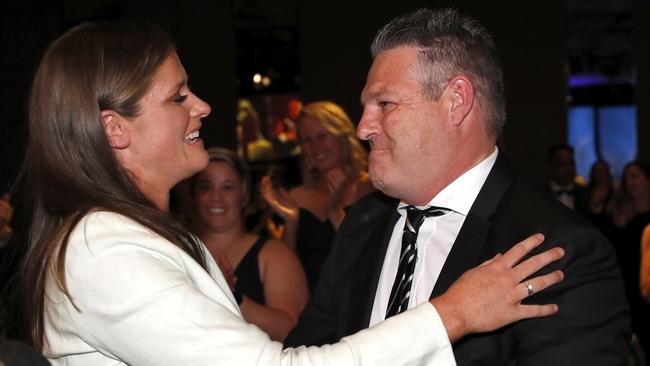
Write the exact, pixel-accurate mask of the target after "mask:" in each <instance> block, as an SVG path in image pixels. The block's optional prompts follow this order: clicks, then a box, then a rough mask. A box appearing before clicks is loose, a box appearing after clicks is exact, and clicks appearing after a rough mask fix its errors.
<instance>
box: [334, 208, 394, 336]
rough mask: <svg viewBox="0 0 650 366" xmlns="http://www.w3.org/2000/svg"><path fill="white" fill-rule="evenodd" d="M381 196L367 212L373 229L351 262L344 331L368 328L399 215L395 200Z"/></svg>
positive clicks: (350, 331) (351, 331)
mask: <svg viewBox="0 0 650 366" xmlns="http://www.w3.org/2000/svg"><path fill="white" fill-rule="evenodd" d="M383 198H385V200H382V201H381V204H380V205H378V206H379V207H377V210H373V213H372V214H371V215H372V217H371V219H370V225H369V226H368V228H369V229H372V230H373V232H372V234H371V235H370V237H369V238H368V240H367V241H366V242H365V243H363V248H362V249H361V252H360V254H359V256H358V258H357V260H356V261H355V263H354V265H353V268H354V270H353V271H352V274H351V275H352V276H351V284H350V302H349V308H348V311H347V312H346V315H347V319H346V325H345V328H346V333H345V334H353V333H356V332H358V331H359V330H361V329H365V328H368V324H370V315H371V314H372V307H373V304H374V301H375V294H376V292H377V286H378V283H379V276H380V275H381V268H382V266H383V263H384V257H385V256H386V250H387V248H388V242H389V241H390V237H391V234H392V233H393V227H394V226H395V223H396V222H397V220H398V219H399V216H400V215H399V213H398V212H397V209H396V208H397V203H398V201H397V200H394V199H391V198H389V197H386V196H383Z"/></svg>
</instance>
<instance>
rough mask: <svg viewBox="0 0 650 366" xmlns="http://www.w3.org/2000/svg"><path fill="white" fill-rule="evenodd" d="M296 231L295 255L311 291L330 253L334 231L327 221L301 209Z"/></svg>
mask: <svg viewBox="0 0 650 366" xmlns="http://www.w3.org/2000/svg"><path fill="white" fill-rule="evenodd" d="M297 230H298V232H297V233H296V254H297V255H298V258H299V259H300V263H302V266H303V268H304V269H305V274H306V275H307V283H308V284H309V289H310V290H313V289H314V287H315V286H316V283H317V281H318V276H319V275H320V270H321V267H322V266H323V262H325V258H327V255H328V254H329V252H330V248H331V246H332V242H333V241H334V236H335V235H336V229H335V228H334V226H333V225H332V223H331V222H330V221H329V220H327V219H325V221H321V220H320V219H319V218H318V217H316V216H314V214H313V213H311V212H310V211H308V210H305V209H303V208H301V209H300V210H299V215H298V229H297Z"/></svg>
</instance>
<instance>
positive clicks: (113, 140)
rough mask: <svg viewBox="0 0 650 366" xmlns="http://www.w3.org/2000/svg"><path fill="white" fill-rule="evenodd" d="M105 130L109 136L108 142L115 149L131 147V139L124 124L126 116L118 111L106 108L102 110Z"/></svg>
mask: <svg viewBox="0 0 650 366" xmlns="http://www.w3.org/2000/svg"><path fill="white" fill-rule="evenodd" d="M101 116H102V123H103V124H104V131H105V132H106V137H107V138H108V143H109V144H110V145H111V147H112V148H114V149H120V150H121V149H126V148H127V147H129V145H130V143H131V140H130V138H129V135H128V133H127V129H126V128H125V126H124V123H125V120H124V118H123V117H122V116H121V115H120V114H119V113H117V112H115V111H112V110H105V111H102V112H101Z"/></svg>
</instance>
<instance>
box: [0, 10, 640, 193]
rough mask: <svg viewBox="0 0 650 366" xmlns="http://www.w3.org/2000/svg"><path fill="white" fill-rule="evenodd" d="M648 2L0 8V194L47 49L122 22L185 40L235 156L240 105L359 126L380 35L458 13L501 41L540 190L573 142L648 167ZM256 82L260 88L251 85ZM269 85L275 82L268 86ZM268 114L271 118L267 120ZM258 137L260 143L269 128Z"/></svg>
mask: <svg viewBox="0 0 650 366" xmlns="http://www.w3.org/2000/svg"><path fill="white" fill-rule="evenodd" d="M649 3H650V2H648V1H644V0H637V1H633V0H616V1H611V0H566V1H558V0H550V1H536V2H529V1H508V0H493V1H459V0H456V1H416V0H402V1H391V2H388V1H376V0H375V1H349V0H348V1H342V0H328V1H315V0H314V1H309V0H303V1H299V0H275V1H261V0H231V1H209V2H208V1H205V2H203V1H192V0H182V1H181V0H167V1H160V2H153V1H126V0H116V1H82V0H51V1H47V2H35V1H20V2H19V1H10V2H5V3H4V4H3V5H2V7H1V9H0V14H1V16H0V27H1V28H2V33H1V37H2V38H1V39H2V41H1V47H2V56H1V61H0V82H1V84H0V85H1V86H2V87H1V88H0V193H1V192H4V191H6V190H7V189H8V187H9V186H10V184H11V181H12V179H13V178H14V177H15V174H16V172H17V170H18V167H19V165H20V162H21V160H22V156H23V155H24V149H25V141H26V137H27V128H26V121H25V115H26V112H25V105H26V99H27V95H28V93H29V84H30V80H31V78H32V75H33V71H34V69H35V67H36V64H37V62H38V60H39V58H40V56H41V55H42V53H43V51H44V48H45V47H46V46H47V44H48V43H49V42H51V41H52V40H53V39H55V38H56V37H57V36H59V35H60V34H61V33H62V32H64V31H66V30H67V29H69V28H70V27H72V26H74V25H76V24H78V23H80V22H83V21H88V20H104V19H119V18H134V19H146V20H150V21H153V22H154V23H157V24H158V25H160V26H162V27H163V28H165V29H166V30H167V31H168V32H170V33H171V35H172V36H173V37H174V38H175V39H176V40H177V43H178V46H179V54H180V57H181V59H182V61H183V64H184V66H185V68H186V70H187V71H188V74H189V76H190V85H191V87H192V89H193V91H194V92H195V93H196V94H198V95H199V96H200V97H201V98H203V99H204V100H205V101H207V102H208V103H210V105H211V106H212V110H213V112H212V114H211V115H210V116H209V117H208V118H206V119H205V120H204V128H203V129H202V132H201V134H202V137H203V138H204V140H205V142H206V146H213V145H221V146H226V147H230V148H236V144H237V139H236V133H235V129H236V123H235V118H236V111H237V101H238V100H239V98H241V97H251V98H257V100H267V104H268V100H271V99H268V98H266V99H260V98H261V97H272V96H278V98H276V99H277V100H283V101H286V100H287V98H289V99H290V97H292V96H297V97H299V98H300V99H301V100H302V101H304V102H309V101H315V100H322V99H328V100H332V101H334V102H336V103H338V104H340V105H342V106H343V107H344V108H345V109H346V110H347V111H348V112H349V114H350V115H351V117H352V119H353V120H358V118H359V116H360V111H361V108H360V104H359V94H360V92H361V89H362V87H363V84H364V82H365V77H366V73H367V70H368V67H369V65H370V62H371V59H370V55H369V52H368V47H369V44H370V41H371V39H372V37H373V35H374V33H375V32H376V31H377V29H378V28H379V27H380V26H381V25H383V24H384V23H386V22H387V21H388V20H390V19H391V18H393V17H395V16H396V15H399V14H402V13H405V12H409V11H412V10H414V9H416V8H418V7H441V6H454V7H457V8H459V9H460V10H461V11H463V12H464V13H466V14H468V15H471V16H474V17H476V18H478V19H479V20H480V21H481V22H482V23H483V24H484V25H485V26H486V27H487V28H488V29H489V30H490V31H491V32H492V33H493V35H494V37H495V39H496V42H497V45H498V47H499V50H500V53H501V60H502V64H503V68H504V73H505V84H506V93H507V106H508V107H507V112H508V121H507V124H506V128H505V131H504V135H503V137H502V141H501V146H502V148H503V149H505V151H506V153H507V154H508V155H509V156H510V158H511V160H513V162H514V163H515V165H516V166H517V167H518V168H519V169H520V170H522V171H523V172H524V173H525V174H527V175H528V176H529V177H530V178H531V179H533V180H541V179H543V177H544V166H545V159H546V156H545V154H546V151H547V149H548V147H549V146H551V145H553V144H557V143H563V142H569V143H571V144H572V145H574V147H576V157H577V158H578V160H580V159H586V162H585V163H580V161H579V162H578V163H579V165H580V164H587V163H590V162H589V159H593V156H594V155H595V156H600V155H602V154H605V155H607V154H611V151H610V150H609V149H612V148H613V149H623V150H625V152H624V153H621V154H623V155H622V156H624V157H628V156H630V154H632V155H633V156H632V158H634V157H639V158H641V159H643V160H646V161H650V148H649V147H648V145H649V142H650V141H649V140H650V131H649V130H650V127H649V120H650V111H649V110H650V108H649V107H648V103H645V101H647V100H650V82H649V79H650V76H649V75H650V55H649V47H648V46H647V44H648V41H647V39H644V36H645V35H646V34H648V24H650V6H649ZM255 74H259V76H258V78H257V79H258V82H257V83H254V82H253V81H252V80H253V76H254V75H255ZM260 77H262V78H264V77H265V78H266V80H267V81H266V82H264V83H261V82H259V80H261V79H260ZM283 96H284V97H283ZM287 96H289V97H287ZM283 98H284V99H283ZM610 107H614V112H612V113H613V114H611V113H609V112H608V111H610V110H611V108H610ZM618 107H621V108H622V109H621V108H618ZM581 108H582V109H581ZM585 108H586V109H585ZM272 109H273V107H272V106H269V105H267V106H265V110H266V112H268V111H269V110H272ZM621 111H622V112H621ZM601 112H602V113H601ZM619 112H620V113H619ZM263 113H265V112H264V111H262V112H261V114H263ZM269 113H270V112H269ZM585 113H586V114H585ZM608 113H609V114H608ZM585 116H586V117H585ZM585 118H586V119H585ZM574 120H575V121H578V122H574ZM623 120H625V121H623ZM603 126H604V127H603ZM261 127H262V131H263V133H267V131H268V130H269V128H270V127H269V126H266V125H264V126H261ZM619 130H620V131H619ZM621 131H622V132H621ZM619 132H620V133H619ZM610 136H613V137H612V138H610ZM614 137H615V138H614ZM610 140H611V141H610ZM613 140H616V141H613ZM612 141H613V142H612ZM585 144H586V145H585ZM583 145H584V146H583ZM612 146H614V147H612ZM581 149H582V150H581ZM583 150H584V151H585V152H586V153H584V154H583V153H581V151H583ZM626 154H627V155H626ZM583 155H584V156H583ZM630 160H631V159H630ZM579 168H580V167H579Z"/></svg>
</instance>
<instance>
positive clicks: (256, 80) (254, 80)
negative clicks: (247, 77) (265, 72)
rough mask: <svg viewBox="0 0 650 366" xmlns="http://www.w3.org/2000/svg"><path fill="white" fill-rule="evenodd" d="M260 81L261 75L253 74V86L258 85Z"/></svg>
mask: <svg viewBox="0 0 650 366" xmlns="http://www.w3.org/2000/svg"><path fill="white" fill-rule="evenodd" d="M260 81H262V75H260V74H255V75H253V82H254V83H255V84H259V83H260Z"/></svg>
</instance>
